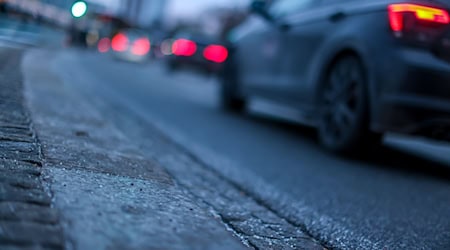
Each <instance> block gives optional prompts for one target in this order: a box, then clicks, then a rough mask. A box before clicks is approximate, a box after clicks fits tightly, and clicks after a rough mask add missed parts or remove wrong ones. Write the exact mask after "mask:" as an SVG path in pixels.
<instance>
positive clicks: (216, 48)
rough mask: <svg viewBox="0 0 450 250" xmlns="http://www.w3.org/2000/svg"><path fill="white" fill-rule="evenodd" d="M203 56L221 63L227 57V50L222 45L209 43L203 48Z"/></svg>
mask: <svg viewBox="0 0 450 250" xmlns="http://www.w3.org/2000/svg"><path fill="white" fill-rule="evenodd" d="M203 56H204V57H205V59H206V60H209V61H212V62H216V63H223V62H225V60H227V58H228V50H227V48H225V47H224V46H222V45H209V46H208V47H206V48H205V49H204V50H203Z"/></svg>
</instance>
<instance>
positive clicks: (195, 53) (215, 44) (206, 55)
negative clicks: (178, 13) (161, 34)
mask: <svg viewBox="0 0 450 250" xmlns="http://www.w3.org/2000/svg"><path fill="white" fill-rule="evenodd" d="M162 46H163V47H168V46H169V49H170V51H167V52H166V54H168V59H167V63H168V67H169V69H171V70H176V69H178V68H180V67H183V66H184V67H191V68H194V69H199V70H202V71H206V72H208V73H215V72H218V71H220V69H221V68H222V64H223V63H224V62H225V61H226V59H227V58H228V49H227V47H226V46H225V45H224V44H223V43H221V42H219V41H217V40H215V39H213V38H210V37H207V36H205V35H202V34H196V33H187V32H181V33H179V34H177V35H175V36H174V38H173V39H171V40H167V41H166V42H165V43H164V44H163V45H162ZM165 50H167V48H166V49H165Z"/></svg>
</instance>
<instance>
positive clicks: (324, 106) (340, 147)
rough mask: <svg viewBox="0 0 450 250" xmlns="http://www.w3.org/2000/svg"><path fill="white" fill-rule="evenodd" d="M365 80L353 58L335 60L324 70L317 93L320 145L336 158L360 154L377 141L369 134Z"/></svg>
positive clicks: (358, 63)
mask: <svg viewBox="0 0 450 250" xmlns="http://www.w3.org/2000/svg"><path fill="white" fill-rule="evenodd" d="M367 91H368V90H367V78H366V74H365V72H364V68H363V66H362V64H361V62H360V60H359V59H358V58H357V57H355V56H351V55H348V56H343V57H341V58H339V59H338V60H337V61H336V62H335V63H333V65H332V66H331V68H330V69H329V70H328V72H327V75H326V77H325V84H324V86H323V88H322V89H321V92H320V98H319V101H320V119H319V124H318V132H319V139H320V142H321V144H322V145H323V146H324V147H325V148H327V149H328V150H331V151H332V152H335V153H339V154H354V153H357V152H361V149H364V148H365V146H366V145H370V144H372V143H373V142H375V141H378V138H379V136H375V135H374V134H372V133H370V131H369V106H368V105H369V102H368V92H367Z"/></svg>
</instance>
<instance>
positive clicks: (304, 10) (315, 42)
mask: <svg viewBox="0 0 450 250" xmlns="http://www.w3.org/2000/svg"><path fill="white" fill-rule="evenodd" d="M304 1H306V2H305V5H302V6H300V8H296V9H292V10H291V11H290V12H287V14H282V15H279V17H278V22H279V23H281V24H283V25H284V26H285V28H284V29H282V30H281V31H280V32H278V36H279V40H280V41H281V45H280V47H281V48H282V50H281V51H280V53H279V54H278V55H279V61H280V63H279V64H278V68H277V73H276V75H277V76H276V79H277V81H276V82H274V84H277V85H278V86H277V88H278V93H279V97H282V100H283V101H284V102H287V103H288V104H292V105H295V106H296V107H299V106H300V107H302V108H313V107H312V105H313V103H312V101H313V98H312V97H313V94H314V92H313V90H314V88H311V84H313V83H311V82H309V81H310V78H309V76H310V75H311V72H312V71H313V70H317V66H318V65H317V60H315V59H317V57H319V56H320V53H323V51H322V49H323V46H322V45H323V44H324V42H325V41H326V39H327V37H329V36H331V35H332V34H333V32H334V29H336V28H337V26H336V23H337V22H339V21H340V20H341V19H343V18H345V17H344V16H343V15H342V13H341V11H340V7H339V5H338V3H340V2H342V1H345V0H313V1H312V2H310V3H309V4H306V3H307V0H304ZM286 27H287V28H286Z"/></svg>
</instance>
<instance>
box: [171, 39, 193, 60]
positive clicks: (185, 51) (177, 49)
mask: <svg viewBox="0 0 450 250" xmlns="http://www.w3.org/2000/svg"><path fill="white" fill-rule="evenodd" d="M195 52H197V44H196V43H195V42H194V41H191V40H188V39H178V40H175V41H174V42H173V44H172V53H173V54H174V55H176V56H193V55H194V54H195Z"/></svg>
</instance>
